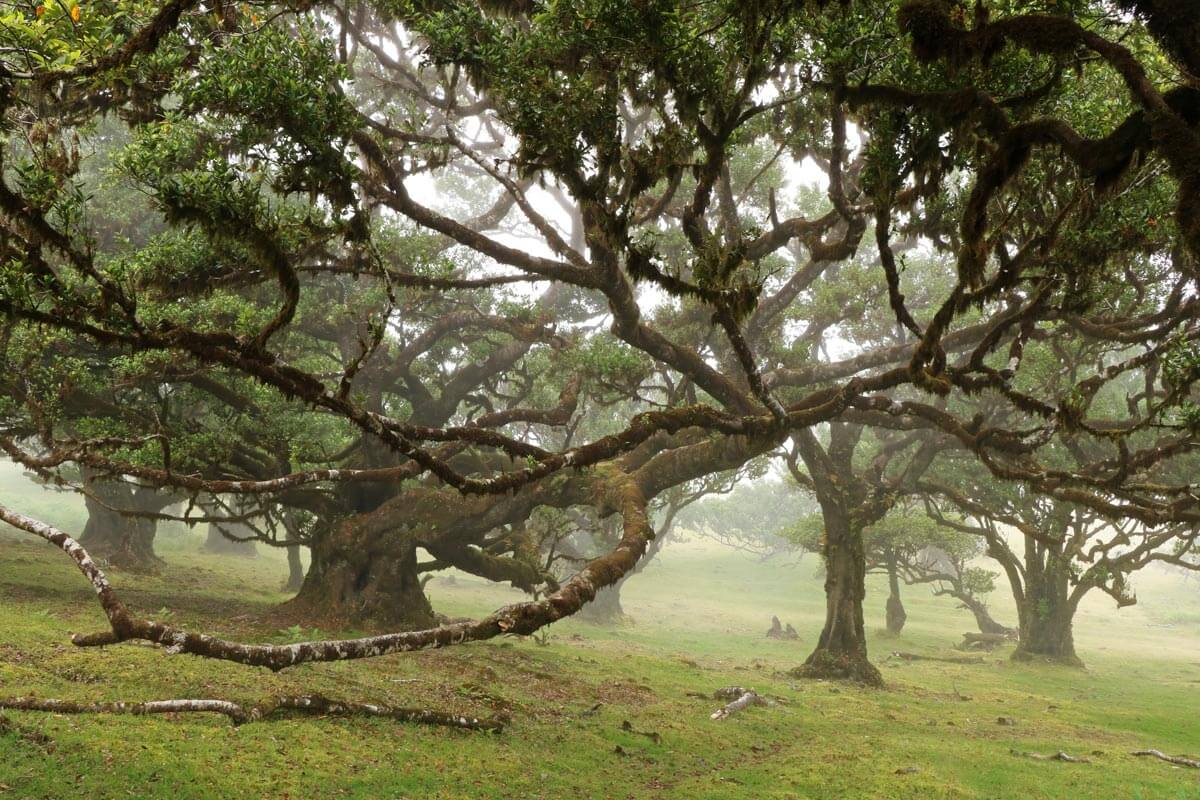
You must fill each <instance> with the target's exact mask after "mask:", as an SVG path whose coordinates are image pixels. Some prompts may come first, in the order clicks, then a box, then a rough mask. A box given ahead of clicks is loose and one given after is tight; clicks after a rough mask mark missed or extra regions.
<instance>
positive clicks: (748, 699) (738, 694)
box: [709, 686, 767, 720]
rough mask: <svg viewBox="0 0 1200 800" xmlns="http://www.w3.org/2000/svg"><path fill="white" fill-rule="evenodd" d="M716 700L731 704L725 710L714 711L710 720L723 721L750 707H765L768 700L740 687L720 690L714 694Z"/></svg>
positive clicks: (751, 690)
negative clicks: (727, 701)
mask: <svg viewBox="0 0 1200 800" xmlns="http://www.w3.org/2000/svg"><path fill="white" fill-rule="evenodd" d="M713 699H714V700H730V701H731V702H730V703H728V704H727V705H725V706H724V707H723V708H718V709H717V710H716V711H714V712H713V713H712V714H711V715H710V716H709V719H715V720H722V719H728V718H729V717H731V716H733V715H734V714H736V713H737V712H739V711H742V710H744V709H747V708H749V707H750V706H765V705H767V699H766V698H765V697H763V696H762V695H760V694H758V693H757V692H755V691H754V690H753V689H743V688H742V687H740V686H729V687H726V688H724V689H718V690H717V691H715V692H713Z"/></svg>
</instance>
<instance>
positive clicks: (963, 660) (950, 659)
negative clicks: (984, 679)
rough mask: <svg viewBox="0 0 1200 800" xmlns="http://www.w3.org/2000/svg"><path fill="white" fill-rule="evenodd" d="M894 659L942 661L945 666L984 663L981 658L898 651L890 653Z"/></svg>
mask: <svg viewBox="0 0 1200 800" xmlns="http://www.w3.org/2000/svg"><path fill="white" fill-rule="evenodd" d="M892 656H893V657H894V658H900V659H903V660H904V661H943V662H945V663H947V664H983V663H986V662H985V661H984V660H983V658H982V657H971V656H923V655H921V654H919V653H904V652H901V651H899V650H897V651H895V652H893V653H892Z"/></svg>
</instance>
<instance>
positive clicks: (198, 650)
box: [0, 477, 654, 671]
mask: <svg viewBox="0 0 1200 800" xmlns="http://www.w3.org/2000/svg"><path fill="white" fill-rule="evenodd" d="M593 491H594V492H596V493H597V495H598V496H599V497H606V498H607V499H606V500H605V502H607V503H608V504H610V505H611V507H612V508H613V509H614V510H616V511H618V512H619V513H620V514H621V516H622V519H623V523H624V533H623V535H622V537H621V539H620V541H619V542H618V543H617V544H616V546H615V547H614V548H613V549H612V550H611V551H610V552H608V553H606V554H604V555H602V556H599V557H597V558H594V559H592V560H591V561H588V562H587V563H586V564H584V566H583V567H582V568H581V569H580V570H579V572H578V573H576V574H575V575H574V576H572V577H571V578H570V579H568V580H567V581H564V582H563V583H562V584H561V586H560V587H559V588H558V589H557V590H556V591H554V592H553V593H550V594H548V595H547V596H545V597H544V598H542V599H541V600H537V601H529V602H524V603H517V604H514V605H510V606H505V607H504V608H501V609H499V610H497V611H496V612H494V613H493V614H491V615H489V616H487V617H485V618H483V619H481V620H478V621H466V622H458V623H451V624H446V625H441V626H438V627H436V628H429V629H425V630H419V631H406V632H398V633H388V634H382V635H378V636H368V637H363V638H359V639H343V640H323V641H312V642H299V643H297V644H292V645H247V644H242V643H239V642H232V641H226V640H223V639H218V638H216V637H213V636H208V635H206V634H199V633H192V632H188V631H183V630H180V629H176V628H173V627H172V626H169V625H165V624H163V623H160V622H156V621H153V620H148V619H141V618H137V617H135V616H133V615H132V614H131V613H130V611H129V609H128V607H127V606H125V604H124V603H123V602H122V601H121V600H120V599H119V598H118V597H117V595H116V592H115V591H114V590H113V588H112V586H111V585H110V584H109V582H108V578H107V577H106V576H105V575H104V573H103V571H101V569H100V568H99V566H97V565H96V563H95V562H94V561H93V560H92V558H91V556H89V555H88V553H87V551H86V550H85V549H84V548H83V547H82V546H81V545H80V544H79V543H78V542H76V541H75V540H74V539H72V538H71V537H70V536H69V535H67V534H66V533H64V532H63V531H61V530H58V529H57V528H55V527H53V526H51V525H47V524H46V523H43V522H40V521H38V520H35V519H32V518H30V517H27V516H25V515H23V514H20V513H18V512H15V511H12V510H11V509H8V508H5V507H4V506H0V520H3V521H4V522H7V523H8V524H10V525H12V526H13V527H16V528H18V529H20V530H24V531H26V532H28V533H31V534H34V535H35V536H39V537H41V538H42V539H45V540H46V541H48V542H50V543H51V544H54V545H55V546H57V547H58V548H59V549H61V550H63V551H64V552H65V553H67V554H68V555H69V556H71V558H72V559H73V560H74V561H75V563H76V565H77V567H78V568H79V570H80V572H82V573H83V574H84V576H85V577H86V578H87V579H88V581H89V582H90V583H91V584H92V587H93V588H94V589H95V591H96V593H97V595H98V597H99V600H100V604H101V607H102V608H103V610H104V612H105V615H106V616H107V617H108V620H109V624H110V626H111V630H109V631H104V632H102V633H96V634H89V635H81V634H75V635H74V636H72V643H73V644H75V645H77V646H80V647H88V646H102V645H110V644H117V643H119V642H123V641H129V640H134V639H140V640H144V641H150V642H155V643H158V644H161V645H163V646H165V647H166V649H167V652H169V653H190V654H193V655H198V656H204V657H207V658H215V659H222V660H227V661H233V662H236V663H240V664H247V665H250V666H262V667H267V668H268V669H271V670H273V671H279V670H281V669H285V668H287V667H290V666H294V665H296V664H301V663H307V662H317V661H339V660H346V659H357V658H370V657H374V656H381V655H387V654H389V653H398V652H409V651H413V650H422V649H428V648H436V647H445V646H448V645H455V644H462V643H464V642H468V641H480V640H484V639H491V638H494V637H496V636H500V635H503V634H509V633H511V634H525V635H528V634H531V633H533V632H534V631H536V630H538V629H539V628H542V627H544V626H546V625H549V624H550V623H552V622H554V621H556V620H559V619H562V618H563V617H566V616H569V615H571V614H573V613H575V612H576V611H578V610H579V609H580V608H582V607H583V606H584V604H586V603H588V602H590V601H591V600H592V599H593V598H594V597H595V596H596V592H597V591H599V590H600V589H602V588H604V587H606V586H611V585H612V584H614V583H616V582H617V581H618V580H620V579H621V578H622V577H623V576H624V575H626V574H627V573H628V572H629V571H630V570H631V569H633V567H634V566H635V565H636V564H637V562H638V560H639V559H640V558H641V556H642V555H643V554H644V553H645V551H646V546H647V543H648V542H649V540H650V539H651V538H653V536H654V530H653V528H652V526H651V525H650V521H649V517H648V514H647V511H646V499H645V497H644V495H643V494H642V492H641V490H640V489H639V488H638V486H637V484H636V483H635V482H634V481H633V480H632V479H631V478H628V477H622V478H617V479H610V482H608V483H604V482H601V481H598V482H597V485H595V486H594V487H593Z"/></svg>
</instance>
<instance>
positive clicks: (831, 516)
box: [800, 503, 883, 685]
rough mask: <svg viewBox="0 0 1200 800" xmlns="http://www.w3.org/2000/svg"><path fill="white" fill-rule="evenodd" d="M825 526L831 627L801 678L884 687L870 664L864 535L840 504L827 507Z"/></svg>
mask: <svg viewBox="0 0 1200 800" xmlns="http://www.w3.org/2000/svg"><path fill="white" fill-rule="evenodd" d="M822 512H823V516H824V521H825V540H824V545H823V549H822V554H823V555H824V557H825V627H824V628H822V630H821V637H820V639H818V641H817V647H816V649H815V650H814V651H813V653H812V655H810V656H809V657H808V660H807V661H805V662H804V666H803V667H801V668H800V674H802V675H804V676H806V677H831V678H839V679H849V680H854V681H858V682H861V683H866V684H871V685H880V684H882V683H883V676H881V675H880V674H879V670H878V669H876V668H875V665H874V664H872V663H871V662H870V661H869V660H867V636H866V630H865V627H864V625H863V600H864V598H865V597H866V594H867V587H866V575H867V565H866V558H865V555H864V551H863V540H862V531H861V530H858V529H855V528H854V527H853V526H852V525H851V521H850V515H849V514H848V513H846V512H845V511H844V510H842V509H840V508H837V507H836V505H835V504H833V503H830V504H822Z"/></svg>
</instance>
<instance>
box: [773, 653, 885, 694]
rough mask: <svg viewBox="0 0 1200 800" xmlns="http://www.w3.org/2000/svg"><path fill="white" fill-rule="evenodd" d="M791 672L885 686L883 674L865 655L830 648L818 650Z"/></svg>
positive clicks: (798, 676) (801, 676) (803, 676)
mask: <svg viewBox="0 0 1200 800" xmlns="http://www.w3.org/2000/svg"><path fill="white" fill-rule="evenodd" d="M789 674H790V675H792V677H795V678H809V679H816V680H834V681H851V682H853V683H860V684H862V685H863V686H874V687H881V686H883V675H882V674H880V672H879V670H878V669H877V668H876V667H875V665H874V664H872V663H871V662H870V661H868V660H867V658H866V656H865V655H850V654H844V653H833V652H831V651H829V650H817V651H816V652H814V653H813V654H812V655H811V656H809V657H808V661H807V662H805V664H804V665H803V666H800V667H796V668H795V669H794V670H792V671H791V672H790V673H789Z"/></svg>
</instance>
